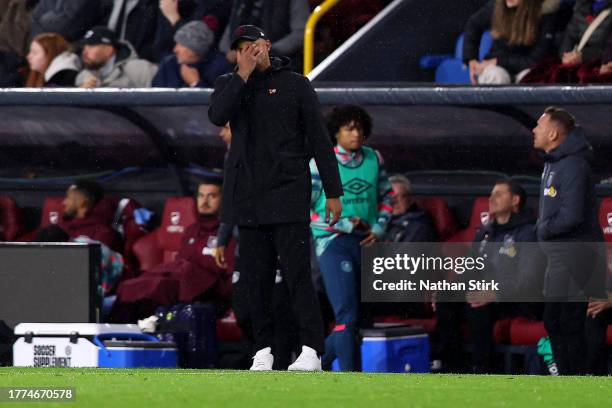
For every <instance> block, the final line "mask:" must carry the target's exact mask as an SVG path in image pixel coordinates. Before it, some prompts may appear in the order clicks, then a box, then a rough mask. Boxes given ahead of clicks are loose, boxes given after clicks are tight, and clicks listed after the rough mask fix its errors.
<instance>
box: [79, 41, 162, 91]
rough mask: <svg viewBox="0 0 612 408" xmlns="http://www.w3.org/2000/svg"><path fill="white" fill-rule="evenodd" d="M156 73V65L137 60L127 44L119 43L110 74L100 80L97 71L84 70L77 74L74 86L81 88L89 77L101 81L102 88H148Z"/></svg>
mask: <svg viewBox="0 0 612 408" xmlns="http://www.w3.org/2000/svg"><path fill="white" fill-rule="evenodd" d="M156 73H157V65H155V64H153V63H151V62H149V61H146V60H143V59H139V58H138V55H136V52H135V51H134V49H133V48H132V46H131V45H130V44H129V43H126V42H121V43H119V46H118V47H117V50H116V53H115V64H114V65H113V68H112V70H111V72H110V73H109V74H108V75H107V76H105V77H103V78H100V73H99V71H92V70H89V69H84V70H83V71H81V72H79V75H77V79H76V85H77V86H81V85H82V84H83V82H85V80H86V79H87V78H88V77H90V76H95V77H97V78H99V79H100V80H101V84H100V87H102V88H150V87H151V83H152V81H153V77H154V76H155V74H156Z"/></svg>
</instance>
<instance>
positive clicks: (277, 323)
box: [232, 271, 300, 370]
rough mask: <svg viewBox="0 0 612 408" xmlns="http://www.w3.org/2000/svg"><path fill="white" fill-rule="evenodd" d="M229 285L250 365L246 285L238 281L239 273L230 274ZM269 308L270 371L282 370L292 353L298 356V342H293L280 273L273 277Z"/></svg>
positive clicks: (288, 304)
mask: <svg viewBox="0 0 612 408" xmlns="http://www.w3.org/2000/svg"><path fill="white" fill-rule="evenodd" d="M236 274H238V275H236ZM279 278H280V279H279ZM233 281H234V283H233V285H232V308H233V309H234V313H235V314H236V320H237V322H238V325H239V326H240V329H241V330H242V332H243V333H244V335H245V337H246V341H247V343H248V346H249V347H248V362H249V364H248V365H250V361H251V356H252V354H253V350H252V349H253V347H254V344H255V338H254V337H253V325H252V322H251V315H250V309H249V302H248V285H247V282H246V279H243V278H241V277H240V272H234V279H233ZM272 305H273V306H272V309H273V313H272V314H273V320H274V345H273V346H272V349H274V365H273V366H272V368H273V369H275V370H286V369H287V367H288V366H289V364H291V362H292V361H291V353H292V352H293V351H297V352H299V348H300V344H299V341H298V340H299V339H297V332H296V327H295V319H294V318H293V312H292V310H291V298H290V297H289V290H288V289H287V282H286V280H285V279H284V278H282V274H281V272H280V271H277V273H276V279H275V283H274V296H273V302H272ZM255 351H257V350H255Z"/></svg>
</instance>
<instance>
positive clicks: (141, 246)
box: [133, 197, 197, 272]
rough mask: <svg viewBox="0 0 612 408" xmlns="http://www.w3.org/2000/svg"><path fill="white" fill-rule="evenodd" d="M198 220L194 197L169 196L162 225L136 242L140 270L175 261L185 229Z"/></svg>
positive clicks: (148, 269)
mask: <svg viewBox="0 0 612 408" xmlns="http://www.w3.org/2000/svg"><path fill="white" fill-rule="evenodd" d="M196 221H197V209H196V204H195V200H194V199H193V198H192V197H172V198H168V199H167V200H166V205H165V206H164V213H163V215H162V222H161V225H160V227H159V228H157V229H156V230H154V231H153V232H151V233H149V234H147V235H145V236H143V237H142V238H140V239H138V240H137V241H136V242H135V243H134V247H133V251H134V254H135V255H136V258H138V262H139V264H140V271H141V272H146V271H150V270H151V269H153V267H155V266H156V265H159V264H161V263H163V262H170V261H173V260H174V258H175V257H176V254H177V253H178V250H179V247H180V245H181V238H182V237H183V233H184V232H185V229H186V228H187V227H188V226H189V225H191V224H193V223H195V222H196Z"/></svg>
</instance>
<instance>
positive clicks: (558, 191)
mask: <svg viewBox="0 0 612 408" xmlns="http://www.w3.org/2000/svg"><path fill="white" fill-rule="evenodd" d="M545 158H546V163H545V165H544V172H543V173H542V181H541V188H540V213H539V217H538V225H537V236H538V240H539V241H561V242H563V241H566V242H567V241H601V240H602V239H603V237H602V235H601V229H600V228H599V223H598V220H597V203H596V197H595V186H594V183H593V180H592V174H591V161H592V160H593V148H592V147H591V145H590V144H589V143H588V142H587V140H586V138H585V137H584V132H583V130H582V128H580V127H578V128H576V129H575V130H574V131H573V132H571V133H570V134H569V135H568V136H567V138H566V140H565V141H564V142H563V143H562V144H561V145H560V146H559V147H557V148H556V149H554V150H552V151H551V152H550V153H548V154H546V155H545Z"/></svg>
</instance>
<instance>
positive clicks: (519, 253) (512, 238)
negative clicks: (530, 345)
mask: <svg viewBox="0 0 612 408" xmlns="http://www.w3.org/2000/svg"><path fill="white" fill-rule="evenodd" d="M526 201H527V193H526V192H525V190H524V189H523V188H522V187H521V186H520V185H519V184H518V183H516V182H514V181H511V180H500V181H498V182H496V183H495V186H494V187H493V190H492V191H491V195H490V197H489V214H490V217H491V221H490V222H489V223H488V224H487V225H485V226H484V227H483V228H482V229H480V230H479V231H478V232H477V234H476V238H475V239H474V253H475V255H476V256H479V257H483V258H484V259H485V269H484V273H483V274H482V276H479V277H478V278H480V279H493V280H494V281H495V282H499V284H500V289H501V290H500V292H493V291H481V292H468V293H467V295H466V299H467V303H468V305H467V308H466V314H467V320H468V325H469V328H470V333H471V338H472V343H473V347H474V350H473V352H472V371H473V372H475V373H490V372H491V371H492V364H491V363H492V360H491V358H492V357H493V350H494V343H493V326H494V324H495V321H496V320H498V319H500V318H502V317H509V316H513V317H514V316H517V315H526V316H529V317H533V316H534V315H537V314H538V313H534V312H535V309H536V308H535V307H531V306H533V305H529V304H526V303H497V301H501V300H504V301H506V302H508V301H512V300H514V301H519V300H524V301H525V300H530V301H534V302H535V301H538V300H540V296H541V293H542V278H543V272H544V268H545V266H546V265H545V259H544V257H543V256H542V254H541V253H540V251H539V250H538V249H537V248H536V246H535V245H532V246H528V245H521V244H523V243H528V242H532V243H536V242H537V238H536V236H535V229H534V227H535V221H536V220H535V217H534V216H533V215H532V214H531V212H530V211H528V210H526V209H525V204H526ZM517 244H518V245H517ZM472 277H474V276H472ZM538 317H539V316H538Z"/></svg>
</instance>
